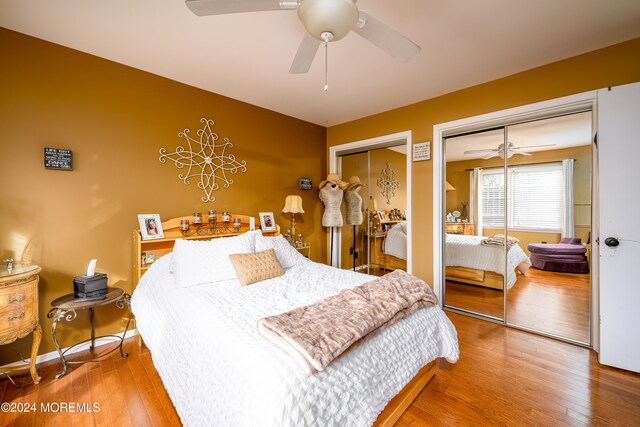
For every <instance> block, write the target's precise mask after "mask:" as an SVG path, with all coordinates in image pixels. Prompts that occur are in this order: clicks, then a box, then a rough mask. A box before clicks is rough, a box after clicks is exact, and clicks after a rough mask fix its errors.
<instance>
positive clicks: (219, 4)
mask: <svg viewBox="0 0 640 427" xmlns="http://www.w3.org/2000/svg"><path fill="white" fill-rule="evenodd" d="M356 1H357V0H186V1H185V3H186V5H187V7H188V8H189V9H190V10H191V11H192V12H193V13H195V14H196V15H198V16H207V15H224V14H228V13H242V12H259V11H270V10H297V11H298V18H299V19H300V21H301V22H302V24H303V25H304V28H305V29H306V30H307V33H306V34H305V35H304V37H303V39H302V42H301V43H300V46H299V47H298V52H297V53H296V56H295V58H294V60H293V64H292V65H291V69H290V70H289V72H290V73H292V74H303V73H306V72H307V71H309V68H310V67H311V64H312V62H313V59H314V58H315V56H316V53H317V51H318V49H319V47H320V44H321V43H323V42H324V45H325V55H326V52H327V45H328V43H329V42H334V41H337V40H340V39H341V38H343V37H345V36H346V35H347V34H349V32H350V31H354V32H355V33H357V34H359V35H361V36H362V37H364V38H365V39H366V40H368V41H369V42H371V43H373V44H374V45H376V46H377V47H379V48H380V49H382V50H383V51H385V52H386V53H388V54H389V55H391V56H393V57H395V58H398V59H401V60H408V59H409V58H411V57H412V56H414V55H415V54H416V53H418V52H419V51H420V49H421V48H420V46H418V45H417V44H415V43H414V42H412V41H411V40H409V39H408V38H406V37H405V36H403V35H402V34H400V33H398V32H397V31H396V30H394V29H392V28H391V27H389V26H387V25H386V24H384V23H382V22H381V21H379V20H377V19H376V18H374V17H373V16H371V15H369V14H368V13H366V12H363V11H360V10H358V8H357V7H356ZM325 73H326V69H325ZM325 83H326V82H325ZM326 88H327V86H326V84H325V90H326Z"/></svg>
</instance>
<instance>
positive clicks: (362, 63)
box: [0, 0, 640, 126]
mask: <svg viewBox="0 0 640 427" xmlns="http://www.w3.org/2000/svg"><path fill="white" fill-rule="evenodd" d="M358 7H359V8H360V9H361V10H365V11H367V12H369V13H370V14H371V15H373V16H375V17H377V18H379V19H381V20H382V21H384V22H385V23H387V24H389V25H390V26H392V27H394V28H396V29H397V30H399V31H401V32H402V33H403V34H404V35H406V36H407V37H409V38H411V39H412V40H413V41H415V42H416V43H417V44H419V45H420V46H422V51H421V52H420V53H419V54H418V55H417V56H415V57H414V58H412V59H411V60H409V61H408V62H404V63H403V62H399V61H397V60H396V59H394V58H392V57H390V56H388V55H386V54H385V53H383V52H382V51H380V50H378V48H376V47H374V46H373V45H371V44H370V43H368V42H367V41H366V40H364V39H363V38H361V37H360V36H358V35H357V34H355V33H351V34H349V35H348V36H347V37H345V38H344V39H342V40H340V41H338V42H335V43H332V44H331V45H330V50H329V85H330V88H329V91H328V92H327V93H324V92H323V91H322V87H323V83H324V76H323V72H324V58H323V55H321V54H320V53H321V52H319V54H318V56H317V57H316V58H315V61H314V63H313V65H312V67H311V70H310V72H309V73H308V74H305V75H292V74H289V72H288V70H289V67H290V65H291V61H292V60H293V57H294V56H295V53H296V50H297V48H298V44H299V42H300V40H301V39H302V36H303V34H304V28H303V27H302V24H301V23H300V22H299V21H298V18H297V14H296V12H295V11H276V12H254V13H244V14H235V15H224V16H209V17H197V16H195V15H194V14H193V13H191V12H190V11H189V10H188V9H187V7H186V6H185V5H184V2H183V1H182V0H102V1H99V0H56V1H52V0H0V25H1V26H3V27H5V28H8V29H11V30H15V31H19V32H21V33H25V34H29V35H32V36H35V37H38V38H42V39H45V40H49V41H51V42H54V43H58V44H61V45H64V46H68V47H71V48H74V49H77V50H80V51H83V52H87V53H91V54H94V55H97V56H100V57H103V58H107V59H110V60H113V61H116V62H119V63H122V64H126V65H129V66H132V67H135V68H139V69H141V70H145V71H149V72H151V73H154V74H158V75H160V76H164V77H167V78H170V79H173V80H176V81H179V82H183V83H186V84H189V85H192V86H196V87H199V88H202V89H206V90H208V91H211V92H215V93H219V94H222V95H225V96H228V97H231V98H235V99H238V100H241V101H245V102H248V103H251V104H254V105H258V106H261V107H264V108H268V109H270V110H274V111H278V112H280V113H283V114H287V115H289V116H293V117H297V118H300V119H303V120H306V121H309V122H313V123H317V124H320V125H323V126H330V125H335V124H339V123H343V122H347V121H350V120H354V119H357V118H360V117H364V116H368V115H371V114H375V113H379V112H382V111H386V110H390V109H393V108H397V107H400V106H403V105H407V104H411V103H415V102H418V101H421V100H424V99H428V98H432V97H434V96H438V95H442V94H445V93H448V92H451V91H454V90H458V89H462V88H465V87H469V86H472V85H475V84H479V83H482V82H486V81H490V80H493V79H496V78H499V77H503V76H506V75H510V74H514V73H517V72H519V71H523V70H527V69H530V68H533V67H536V66H540V65H543V64H547V63H550V62H554V61H557V60H560V59H563V58H567V57H570V56H574V55H578V54H581V53H584V52H588V51H591V50H595V49H598V48H602V47H605V46H609V45H612V44H615V43H619V42H622V41H626V40H630V39H633V38H636V37H640V1H639V0H608V1H605V0H535V1H533V0H482V1H478V0H457V1H447V0H395V1H388V0H360V1H359V2H358ZM585 72H587V70H585Z"/></svg>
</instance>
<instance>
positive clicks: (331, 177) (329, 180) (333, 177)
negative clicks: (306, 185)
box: [318, 173, 349, 190]
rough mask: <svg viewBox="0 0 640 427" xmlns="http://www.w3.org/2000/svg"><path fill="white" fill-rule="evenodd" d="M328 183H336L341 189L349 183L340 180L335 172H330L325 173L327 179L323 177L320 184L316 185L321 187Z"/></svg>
mask: <svg viewBox="0 0 640 427" xmlns="http://www.w3.org/2000/svg"><path fill="white" fill-rule="evenodd" d="M329 183H331V184H336V185H337V186H338V187H340V189H341V190H344V189H345V188H346V187H347V185H348V184H349V183H348V182H344V181H343V180H341V179H340V177H339V176H338V174H337V173H330V174H329V175H327V179H325V180H324V181H320V185H319V186H318V187H319V188H322V187H324V186H325V185H327V184H329Z"/></svg>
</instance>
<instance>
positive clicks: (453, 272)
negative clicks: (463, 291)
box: [445, 267, 504, 290]
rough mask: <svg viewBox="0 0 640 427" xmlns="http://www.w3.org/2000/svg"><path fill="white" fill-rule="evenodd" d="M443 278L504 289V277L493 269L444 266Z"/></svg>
mask: <svg viewBox="0 0 640 427" xmlns="http://www.w3.org/2000/svg"><path fill="white" fill-rule="evenodd" d="M445 278H446V279H447V280H451V281H454V282H462V283H467V284H469V285H476V286H482V287H485V288H491V289H498V290H503V289H504V278H503V276H502V274H497V273H494V272H493V271H484V270H476V269H475V268H467V267H447V268H445Z"/></svg>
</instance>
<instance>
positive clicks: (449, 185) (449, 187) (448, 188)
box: [445, 181, 456, 191]
mask: <svg viewBox="0 0 640 427" xmlns="http://www.w3.org/2000/svg"><path fill="white" fill-rule="evenodd" d="M445 182H446V183H447V191H456V189H455V187H454V186H453V185H451V184H449V181H445Z"/></svg>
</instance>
